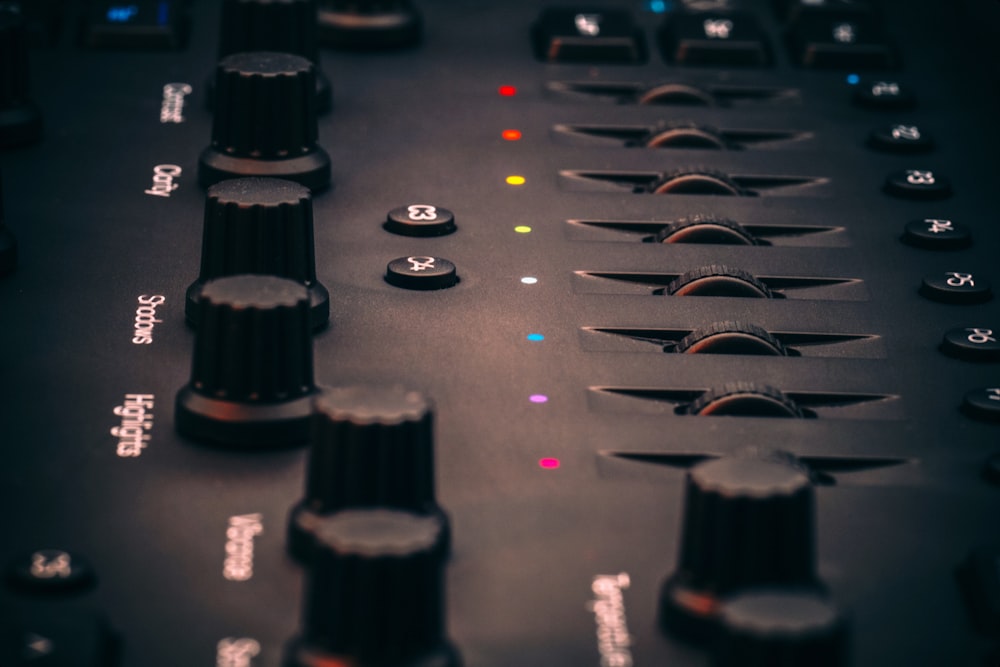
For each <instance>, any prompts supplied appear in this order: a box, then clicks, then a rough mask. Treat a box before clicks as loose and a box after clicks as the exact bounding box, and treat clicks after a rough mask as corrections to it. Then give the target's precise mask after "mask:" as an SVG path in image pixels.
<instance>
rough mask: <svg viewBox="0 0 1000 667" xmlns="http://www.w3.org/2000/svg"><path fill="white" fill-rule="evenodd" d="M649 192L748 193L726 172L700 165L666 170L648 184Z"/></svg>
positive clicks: (682, 193)
mask: <svg viewBox="0 0 1000 667" xmlns="http://www.w3.org/2000/svg"><path fill="white" fill-rule="evenodd" d="M650 192H652V193H653V194H655V195H730V196H738V197H746V196H749V195H750V193H749V192H748V191H747V190H745V189H743V188H742V187H740V185H739V183H737V182H736V181H735V180H733V179H732V177H730V176H729V175H728V174H725V173H723V172H721V171H717V170H715V169H706V168H702V167H692V168H690V169H677V170H674V171H670V172H667V173H666V174H663V176H661V177H660V178H658V179H657V180H656V181H655V182H654V183H653V184H652V185H650Z"/></svg>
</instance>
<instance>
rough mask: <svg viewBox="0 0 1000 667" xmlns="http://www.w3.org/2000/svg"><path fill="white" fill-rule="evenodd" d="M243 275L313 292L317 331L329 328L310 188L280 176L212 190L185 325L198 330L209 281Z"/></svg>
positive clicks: (236, 182)
mask: <svg viewBox="0 0 1000 667" xmlns="http://www.w3.org/2000/svg"><path fill="white" fill-rule="evenodd" d="M241 273H261V274H267V275H272V276H279V277H281V278H288V279H290V280H294V281H296V282H299V283H302V284H303V285H305V287H306V289H308V291H309V303H310V310H311V313H312V315H311V319H312V328H313V330H314V331H316V330H319V329H322V328H323V327H324V326H326V323H327V321H328V320H329V318H330V295H329V293H328V292H327V290H326V288H325V287H324V286H323V285H322V284H321V283H320V282H319V281H318V280H316V258H315V251H314V244H313V215H312V196H311V195H310V193H309V188H307V187H305V186H304V185H299V184H298V183H293V182H292V181H286V180H283V179H278V178H236V179H229V180H227V181H222V182H221V183H216V184H215V185H213V186H212V187H210V188H209V189H208V198H207V199H206V201H205V222H204V227H203V230H202V241H201V271H200V272H199V274H198V280H196V281H195V282H194V283H192V284H191V286H190V287H189V288H188V290H187V301H186V303H185V307H184V313H185V315H186V317H187V321H188V322H189V323H190V324H191V325H192V326H194V327H197V326H198V313H199V310H198V301H199V294H200V292H201V288H202V286H203V285H204V284H205V283H206V282H207V281H209V280H212V279H214V278H221V277H223V276H232V275H237V274H241Z"/></svg>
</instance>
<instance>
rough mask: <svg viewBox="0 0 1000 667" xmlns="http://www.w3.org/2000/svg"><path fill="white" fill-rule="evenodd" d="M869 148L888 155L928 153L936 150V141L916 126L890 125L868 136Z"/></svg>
mask: <svg viewBox="0 0 1000 667" xmlns="http://www.w3.org/2000/svg"><path fill="white" fill-rule="evenodd" d="M868 146H869V147H871V148H874V149H875V150H879V151H886V152H887V153H926V152H928V151H930V150H931V149H932V148H934V140H933V139H931V137H930V135H929V134H927V133H926V132H924V131H923V130H921V129H920V128H919V127H917V126H916V125H904V124H902V123H898V124H896V125H888V126H886V127H880V128H878V129H877V130H874V131H873V132H872V133H871V134H870V135H869V136H868Z"/></svg>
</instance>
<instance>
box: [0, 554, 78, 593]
mask: <svg viewBox="0 0 1000 667" xmlns="http://www.w3.org/2000/svg"><path fill="white" fill-rule="evenodd" d="M7 580H8V582H9V583H10V585H11V586H12V587H14V588H16V589H18V590H21V591H24V592H27V593H70V592H75V591H79V590H82V589H85V588H89V587H91V586H93V585H94V582H95V580H96V577H95V576H94V569H93V568H92V567H91V566H90V563H88V562H87V560H86V559H85V558H83V557H81V556H79V555H77V554H74V553H72V552H69V551H63V550H62V549H39V550H38V551H33V552H31V553H27V554H24V555H22V556H19V557H18V558H16V559H15V560H14V561H13V562H12V563H11V564H10V566H9V567H8V572H7Z"/></svg>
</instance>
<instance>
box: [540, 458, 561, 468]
mask: <svg viewBox="0 0 1000 667" xmlns="http://www.w3.org/2000/svg"><path fill="white" fill-rule="evenodd" d="M538 465H539V466H540V467H542V468H545V469H546V470H555V469H556V468H558V467H559V459H539V460H538Z"/></svg>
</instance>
